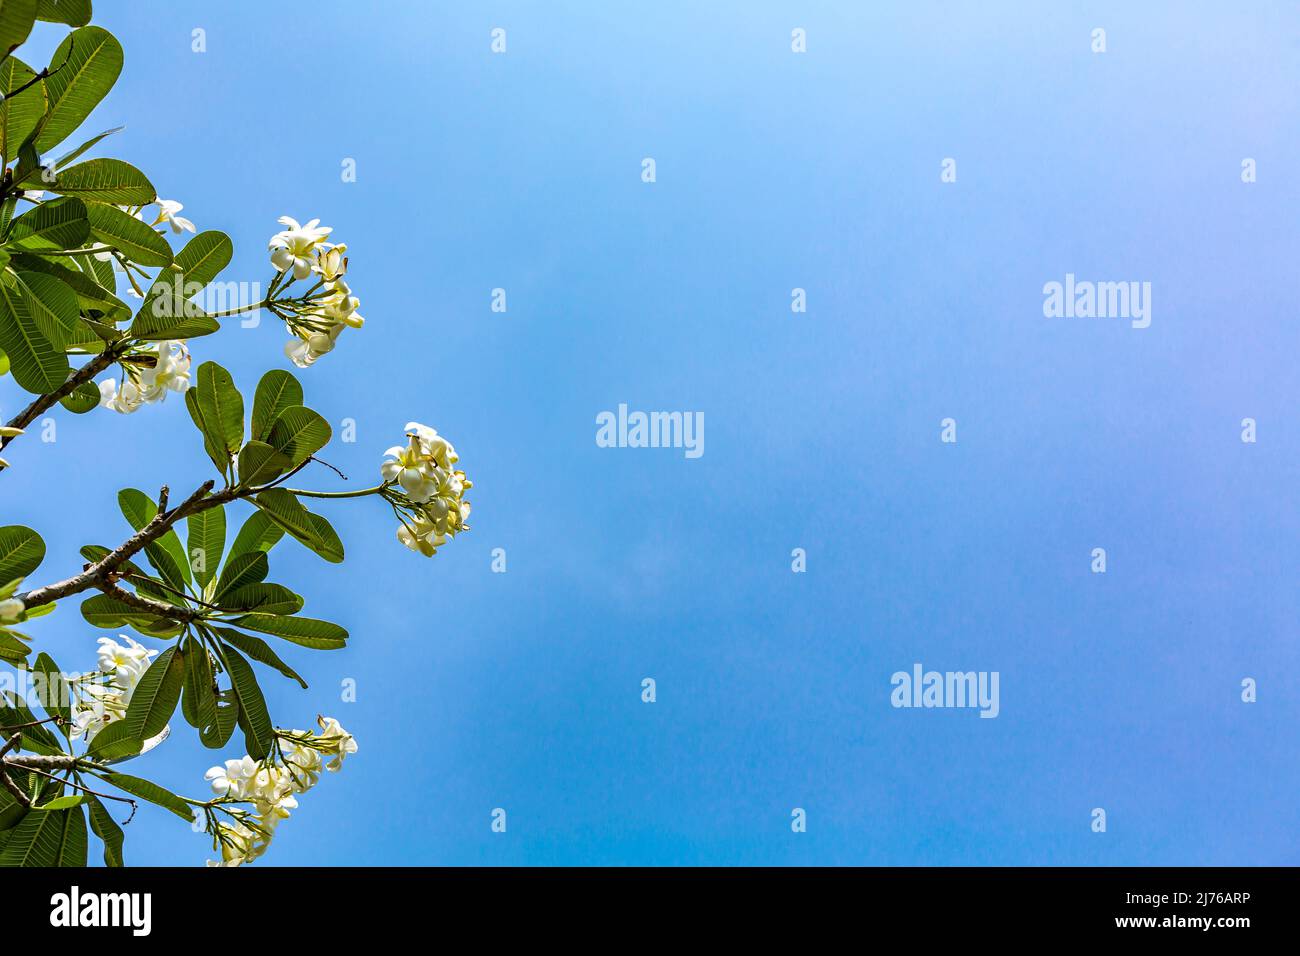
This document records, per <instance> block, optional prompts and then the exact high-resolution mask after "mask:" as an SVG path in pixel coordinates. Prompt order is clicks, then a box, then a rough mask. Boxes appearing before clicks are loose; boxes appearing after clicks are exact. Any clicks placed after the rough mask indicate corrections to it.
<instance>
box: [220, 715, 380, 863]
mask: <svg viewBox="0 0 1300 956" xmlns="http://www.w3.org/2000/svg"><path fill="white" fill-rule="evenodd" d="M317 722H318V723H319V724H320V728H321V729H320V733H318V734H312V733H309V732H308V731H303V730H281V731H277V732H276V753H275V754H273V756H272V757H270V758H268V759H266V760H263V761H260V762H259V761H256V760H254V759H253V758H252V757H249V756H247V755H245V756H244V757H242V758H240V759H239V760H227V761H226V762H225V764H224V765H223V766H220V767H213V768H212V769H211V770H209V771H208V772H207V773H206V774H205V775H204V777H205V779H206V780H207V781H208V783H209V784H210V785H211V786H212V792H213V793H215V794H216V795H217V797H218V798H219V802H218V803H217V805H218V806H221V805H222V803H224V802H226V801H229V802H231V803H251V804H252V805H253V808H254V812H249V811H244V810H227V811H226V812H227V813H229V814H230V817H231V819H230V820H229V821H225V820H222V821H220V822H218V823H215V824H214V825H213V826H212V827H211V828H210V832H212V835H213V839H214V846H215V847H216V848H217V849H219V850H220V852H221V860H220V862H218V861H216V860H209V861H208V866H240V865H241V864H244V863H251V862H252V861H253V860H255V859H257V858H258V857H259V856H261V855H262V854H263V853H265V852H266V850H267V848H268V847H269V846H270V843H271V838H272V836H274V835H275V828H276V826H277V825H279V823H280V821H281V820H284V819H286V818H288V816H289V813H290V811H291V810H295V809H297V807H298V794H300V793H306V792H307V791H308V790H310V789H311V788H312V787H314V786H316V784H317V783H318V782H319V781H320V775H321V769H322V767H323V768H324V769H325V770H329V771H337V770H339V769H341V768H342V766H343V759H344V758H345V757H347V756H348V755H350V754H354V753H356V752H357V742H356V740H355V739H353V737H352V735H351V734H349V733H348V732H347V731H346V730H344V729H343V727H342V726H341V725H340V724H339V722H338V721H337V720H335V719H334V718H333V717H320V718H317Z"/></svg>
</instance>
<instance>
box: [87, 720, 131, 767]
mask: <svg viewBox="0 0 1300 956" xmlns="http://www.w3.org/2000/svg"><path fill="white" fill-rule="evenodd" d="M143 749H144V741H143V740H141V739H140V737H139V736H137V735H136V734H135V733H134V732H133V731H132V729H131V728H130V727H128V726H127V725H126V721H124V720H119V721H117V723H113V724H109V725H108V726H107V727H105V728H104V729H103V730H101V731H100V732H99V733H97V734H95V737H94V739H93V740H91V741H90V747H89V748H88V749H87V750H86V753H87V755H88V756H89V757H91V758H92V759H94V760H100V761H108V760H122V759H124V758H126V757H134V756H135V755H136V754H138V753H139V752H140V751H141V750H143Z"/></svg>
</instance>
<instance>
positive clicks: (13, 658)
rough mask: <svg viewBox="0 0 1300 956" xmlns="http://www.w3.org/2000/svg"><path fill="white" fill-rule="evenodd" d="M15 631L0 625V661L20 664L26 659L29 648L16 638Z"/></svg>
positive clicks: (29, 651)
mask: <svg viewBox="0 0 1300 956" xmlns="http://www.w3.org/2000/svg"><path fill="white" fill-rule="evenodd" d="M16 634H17V632H16V631H11V630H9V629H8V628H3V627H0V661H8V662H9V663H10V664H21V663H23V662H24V661H26V660H27V655H28V654H30V653H31V652H32V650H31V648H30V647H28V646H27V645H26V644H24V643H23V642H22V641H20V640H19V639H18V637H17V636H15V635H16Z"/></svg>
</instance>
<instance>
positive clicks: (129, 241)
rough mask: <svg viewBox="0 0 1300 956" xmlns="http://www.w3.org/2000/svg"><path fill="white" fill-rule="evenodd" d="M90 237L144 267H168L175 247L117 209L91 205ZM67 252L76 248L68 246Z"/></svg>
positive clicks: (100, 204)
mask: <svg viewBox="0 0 1300 956" xmlns="http://www.w3.org/2000/svg"><path fill="white" fill-rule="evenodd" d="M86 215H87V218H88V219H89V221H90V234H91V235H92V236H94V237H95V238H96V239H98V240H99V241H100V242H102V243H104V244H105V245H108V246H113V247H114V248H115V249H118V250H119V251H120V252H121V253H122V254H123V255H125V256H126V257H127V258H128V259H130V260H131V261H132V262H135V263H139V264H140V265H142V266H169V265H171V263H172V247H171V246H169V245H168V244H167V240H166V239H164V238H163V237H162V236H160V235H158V233H156V232H154V231H153V230H152V229H150V228H149V227H148V226H146V225H145V224H144V223H143V222H141V221H140V220H139V219H136V218H135V216H128V215H127V214H126V213H124V212H122V210H120V209H118V208H117V207H116V206H107V205H105V204H103V203H98V202H92V203H90V204H89V205H87V206H86ZM64 248H73V247H72V246H65V247H64Z"/></svg>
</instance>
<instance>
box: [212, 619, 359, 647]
mask: <svg viewBox="0 0 1300 956" xmlns="http://www.w3.org/2000/svg"><path fill="white" fill-rule="evenodd" d="M230 623H231V624H236V625H238V626H239V627H242V628H246V629H247V630H250V631H261V632H262V633H263V634H274V635H275V636H276V637H279V638H283V639H284V640H286V641H290V642H291V643H294V644H300V645H302V646H303V647H311V648H314V649H315V650H318V651H334V650H338V649H339V648H341V647H344V646H346V645H347V642H348V632H347V630H346V629H344V628H342V627H339V626H338V625H337V624H331V623H330V622H329V621H318V620H316V619H315V618H310V617H274V616H272V615H270V614H249V615H246V616H244V617H237V618H235V619H234V620H233V621H231V622H230Z"/></svg>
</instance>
